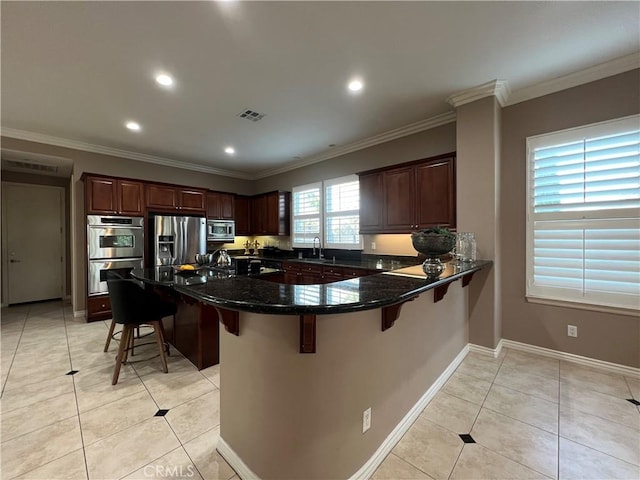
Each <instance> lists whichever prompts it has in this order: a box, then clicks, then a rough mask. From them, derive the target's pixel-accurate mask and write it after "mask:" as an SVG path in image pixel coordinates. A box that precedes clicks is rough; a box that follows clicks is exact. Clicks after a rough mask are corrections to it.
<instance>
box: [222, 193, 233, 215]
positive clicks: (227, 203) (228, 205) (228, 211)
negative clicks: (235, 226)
mask: <svg viewBox="0 0 640 480" xmlns="http://www.w3.org/2000/svg"><path fill="white" fill-rule="evenodd" d="M219 202H220V218H222V219H224V220H233V219H234V218H235V211H234V208H235V205H234V204H235V199H234V196H233V195H231V194H230V193H220V194H219Z"/></svg>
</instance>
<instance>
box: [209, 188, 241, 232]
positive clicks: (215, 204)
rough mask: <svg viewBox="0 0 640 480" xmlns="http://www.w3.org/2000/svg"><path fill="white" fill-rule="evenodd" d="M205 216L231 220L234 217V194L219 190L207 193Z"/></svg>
mask: <svg viewBox="0 0 640 480" xmlns="http://www.w3.org/2000/svg"><path fill="white" fill-rule="evenodd" d="M207 218H213V219H216V220H233V219H234V218H235V211H234V195H232V194H230V193H221V192H209V193H207ZM236 233H237V226H236Z"/></svg>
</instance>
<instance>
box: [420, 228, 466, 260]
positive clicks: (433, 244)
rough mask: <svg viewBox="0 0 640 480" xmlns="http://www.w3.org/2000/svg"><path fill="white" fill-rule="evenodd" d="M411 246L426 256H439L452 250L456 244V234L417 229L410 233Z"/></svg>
mask: <svg viewBox="0 0 640 480" xmlns="http://www.w3.org/2000/svg"><path fill="white" fill-rule="evenodd" d="M411 242H412V243H413V248H415V249H416V250H417V251H418V252H420V253H422V254H423V255H426V256H427V257H439V256H440V255H444V254H445V253H449V252H450V251H451V250H453V247H454V246H455V244H456V235H455V234H454V233H451V232H449V231H447V232H446V233H434V232H433V231H431V229H428V230H418V231H416V232H413V233H412V234H411Z"/></svg>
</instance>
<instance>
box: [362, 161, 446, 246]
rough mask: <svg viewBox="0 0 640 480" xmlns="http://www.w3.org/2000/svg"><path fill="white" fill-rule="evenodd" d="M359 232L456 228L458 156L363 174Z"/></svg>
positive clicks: (403, 231)
mask: <svg viewBox="0 0 640 480" xmlns="http://www.w3.org/2000/svg"><path fill="white" fill-rule="evenodd" d="M359 175H360V199H361V202H360V232H361V233H409V232H411V231H413V230H416V229H419V228H429V227H435V226H440V227H447V228H451V229H455V227H456V203H455V202H456V198H455V197H456V193H455V188H456V185H455V181H456V180H455V155H454V154H447V155H440V156H437V157H432V158H429V159H424V160H419V161H416V162H410V163H407V164H402V165H396V166H394V167H391V168H385V169H377V170H373V171H368V172H362V173H360V174H359Z"/></svg>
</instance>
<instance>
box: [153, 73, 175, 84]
mask: <svg viewBox="0 0 640 480" xmlns="http://www.w3.org/2000/svg"><path fill="white" fill-rule="evenodd" d="M156 82H158V84H160V85H162V86H163V87H170V86H171V85H173V78H171V76H169V75H167V74H166V73H160V74H159V75H156Z"/></svg>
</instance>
